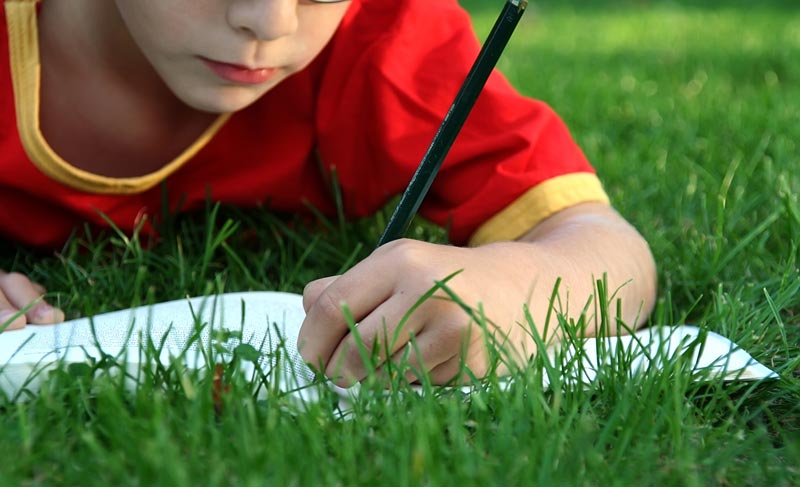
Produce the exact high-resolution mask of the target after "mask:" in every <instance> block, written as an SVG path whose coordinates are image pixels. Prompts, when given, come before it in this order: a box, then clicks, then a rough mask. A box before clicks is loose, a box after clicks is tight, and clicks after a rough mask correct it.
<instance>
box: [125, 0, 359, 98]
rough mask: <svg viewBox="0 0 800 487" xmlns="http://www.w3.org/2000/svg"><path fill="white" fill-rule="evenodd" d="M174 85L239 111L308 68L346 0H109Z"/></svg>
mask: <svg viewBox="0 0 800 487" xmlns="http://www.w3.org/2000/svg"><path fill="white" fill-rule="evenodd" d="M115 1H116V5H117V8H118V10H119V14H120V16H121V18H122V20H123V22H124V23H125V25H126V27H127V28H128V31H129V32H130V35H131V37H132V38H133V40H134V41H135V42H136V44H137V45H138V46H139V48H140V49H141V51H142V52H143V53H144V55H145V57H146V58H147V59H148V61H149V62H150V64H151V65H152V66H153V68H154V69H155V70H156V72H157V73H158V74H159V75H160V77H161V78H162V79H163V80H164V82H165V83H166V84H167V85H168V86H169V88H170V89H171V90H172V92H173V93H174V94H175V95H176V96H177V97H178V98H180V99H181V100H182V101H183V102H184V103H186V104H187V105H189V106H191V107H194V108H196V109H199V110H204V111H208V112H215V113H223V112H232V111H236V110H240V109H242V108H244V107H246V106H248V105H249V104H251V103H253V102H254V101H255V100H257V99H258V98H259V97H260V96H261V95H263V94H264V93H265V92H267V91H268V90H269V89H270V88H272V87H274V86H275V85H276V84H278V83H279V82H280V81H281V80H283V79H285V78H287V77H288V76H290V75H291V74H293V73H296V72H298V71H300V70H301V69H303V68H304V67H306V66H307V65H308V64H309V63H310V62H311V61H312V60H313V59H314V58H315V57H316V56H317V54H319V53H320V51H321V50H322V49H323V47H325V45H326V44H327V43H328V41H329V40H330V39H331V37H332V36H333V33H334V32H335V31H336V28H337V27H338V25H339V22H340V21H341V20H342V17H343V16H344V14H345V12H346V10H347V8H348V6H349V5H350V1H343V2H339V3H328V4H326V3H315V2H312V1H310V0H115Z"/></svg>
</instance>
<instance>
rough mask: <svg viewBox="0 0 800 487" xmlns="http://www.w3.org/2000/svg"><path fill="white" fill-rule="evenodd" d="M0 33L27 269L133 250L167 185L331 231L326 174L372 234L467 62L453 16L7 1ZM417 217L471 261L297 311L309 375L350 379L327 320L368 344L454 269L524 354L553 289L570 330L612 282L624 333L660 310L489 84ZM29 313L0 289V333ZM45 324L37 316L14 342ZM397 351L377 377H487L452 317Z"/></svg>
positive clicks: (473, 341) (436, 258)
mask: <svg viewBox="0 0 800 487" xmlns="http://www.w3.org/2000/svg"><path fill="white" fill-rule="evenodd" d="M0 25H2V26H3V27H2V33H0V113H2V114H3V118H2V120H0V234H2V235H3V236H4V238H8V239H13V240H15V241H18V242H22V243H24V244H27V245H32V246H40V247H44V246H56V245H59V244H61V243H62V242H63V241H64V240H65V239H66V238H67V237H68V235H69V233H70V231H71V230H72V229H73V228H74V227H75V226H76V225H80V224H82V222H87V221H88V222H90V223H92V224H95V225H98V226H103V225H104V221H103V219H102V218H101V217H100V214H101V213H103V214H105V215H107V216H108V217H110V218H111V219H112V220H113V221H114V222H115V223H116V224H117V225H118V226H119V227H120V228H123V229H125V230H128V231H130V230H131V229H132V228H134V227H135V226H136V225H137V224H139V223H140V222H141V221H142V218H143V217H144V216H145V215H152V214H155V215H157V214H159V212H160V209H159V207H160V204H161V198H162V196H161V193H162V191H161V188H162V185H166V186H167V189H168V195H169V198H170V205H173V206H175V205H177V202H178V201H179V200H181V199H184V200H185V203H184V205H183V206H182V208H183V209H187V210H191V209H194V208H198V207H201V206H202V205H203V204H204V203H205V201H206V197H207V194H208V193H207V190H208V188H210V192H211V197H212V198H213V199H214V200H216V201H221V202H224V203H227V204H236V205H241V206H251V207H253V206H258V205H261V204H268V205H269V207H270V208H273V209H276V210H281V211H303V209H304V208H305V207H306V205H307V204H308V203H310V204H312V205H314V206H315V207H317V208H320V209H322V210H323V211H331V210H332V202H331V198H330V196H329V194H328V192H327V191H326V188H327V187H328V185H327V183H326V178H328V177H329V175H330V171H331V170H332V169H333V168H335V169H336V171H337V175H338V177H339V179H340V185H341V188H342V191H343V197H344V204H345V209H346V211H347V213H348V215H349V216H351V217H360V216H364V215H368V214H370V213H372V212H374V211H376V210H377V209H378V208H380V207H381V206H382V205H383V204H385V202H386V201H387V200H388V199H389V198H391V197H392V196H395V195H397V194H398V193H400V192H401V191H402V190H403V189H404V187H405V185H406V184H407V183H408V181H409V179H410V176H411V174H412V173H413V171H414V169H415V168H416V165H417V163H418V162H419V160H420V158H421V156H422V154H423V153H424V151H425V149H426V148H427V145H428V143H429V142H430V140H431V138H432V136H433V134H434V133H435V131H436V129H437V127H438V125H439V123H440V122H441V119H442V117H443V116H444V114H445V112H446V110H447V107H448V106H449V104H450V102H451V101H452V99H453V97H454V95H455V93H456V91H457V90H458V87H459V86H460V84H461V82H462V81H463V79H464V76H465V74H466V72H467V71H468V69H469V67H470V65H471V63H472V62H473V60H474V59H475V57H476V55H477V50H478V43H477V41H476V40H475V36H474V34H473V33H472V30H471V27H470V23H469V17H468V15H467V14H466V13H465V12H464V11H463V10H461V9H460V8H459V7H458V5H457V3H456V0H439V1H436V2H431V1H430V0H397V1H391V2H389V1H385V0H349V1H348V0H345V1H324V2H323V1H322V0H317V1H312V0H116V1H100V0H71V1H69V2H57V1H45V2H42V3H41V4H39V3H37V2H36V1H34V0H4V2H3V8H2V10H0ZM6 29H7V30H6ZM422 214H423V215H425V216H426V217H428V218H430V219H432V220H433V221H435V222H438V223H440V224H445V223H448V224H449V225H450V228H451V240H452V241H453V243H454V244H457V245H463V244H469V246H467V247H459V246H444V245H433V244H428V243H423V242H416V241H410V240H400V241H396V242H393V243H390V244H388V245H385V246H383V247H382V248H380V249H378V250H376V251H375V252H373V254H372V255H370V256H369V257H368V258H367V259H365V260H364V261H362V262H360V263H359V264H357V265H356V266H355V267H354V268H353V269H351V270H350V271H348V272H346V273H345V274H344V275H342V276H332V277H326V278H323V279H320V280H317V281H314V282H311V283H310V284H308V286H307V287H306V289H305V291H304V294H303V298H304V306H305V308H306V311H307V318H306V320H305V322H304V324H303V328H302V331H301V335H300V340H299V343H298V346H299V348H300V351H301V354H302V356H303V357H304V358H305V359H306V360H308V361H310V362H313V363H315V364H322V365H323V366H325V367H326V372H327V373H328V374H329V375H330V376H331V377H332V378H334V379H335V381H336V382H337V383H339V384H348V383H351V382H352V381H353V380H359V379H362V378H363V377H364V376H365V371H364V368H363V366H362V364H361V358H360V355H359V353H358V350H357V349H356V347H354V346H353V344H354V340H353V337H352V336H351V335H350V334H349V333H348V328H347V325H346V321H345V318H344V316H343V314H342V311H341V304H342V303H347V305H348V306H349V308H350V310H351V312H352V313H353V316H354V318H355V319H356V320H357V321H358V323H359V332H360V334H361V336H362V338H363V339H364V341H365V343H367V344H368V345H369V344H372V343H373V340H374V339H376V338H380V337H383V336H384V333H387V334H388V336H392V334H393V333H394V330H395V328H396V327H397V322H398V320H399V319H400V317H402V316H403V314H404V313H405V312H406V311H407V310H408V309H409V308H410V307H411V305H412V304H413V303H414V302H415V301H417V299H418V298H419V297H420V296H421V295H422V294H423V293H424V292H425V291H427V290H428V289H430V288H431V286H432V285H433V283H434V280H438V279H442V278H444V277H445V276H448V275H450V274H452V273H453V272H455V271H458V270H463V272H461V273H460V274H458V275H457V276H456V277H455V278H453V279H452V280H451V281H449V285H450V286H451V288H452V289H453V290H454V291H455V292H456V293H457V294H458V295H459V296H460V297H461V298H462V299H463V300H464V301H465V302H466V303H468V304H470V305H473V306H478V304H479V303H481V304H482V306H483V309H484V310H485V314H486V315H487V317H489V318H490V319H491V321H492V323H493V324H494V325H495V326H496V327H497V329H496V330H495V332H496V333H497V334H498V336H503V337H506V338H507V339H508V342H507V345H510V346H511V347H513V348H515V349H516V350H518V351H521V352H522V353H523V355H525V354H530V353H531V352H533V351H534V349H535V345H534V343H533V341H532V340H531V338H530V337H529V336H528V333H527V332H526V330H525V328H524V327H523V326H521V325H520V323H525V320H524V319H523V304H525V303H527V304H528V305H529V306H530V310H531V313H532V316H533V318H534V321H535V323H536V324H537V325H538V326H543V324H544V321H545V319H544V317H545V314H546V312H547V307H548V299H549V296H550V294H551V292H552V290H553V286H554V284H555V282H556V280H557V279H558V278H562V285H561V288H560V289H561V298H562V303H563V304H564V309H566V310H568V311H569V312H570V313H571V314H572V315H573V316H574V315H576V314H577V313H579V311H580V309H581V308H582V307H583V305H584V304H585V303H586V301H587V299H589V297H590V296H591V295H592V291H593V279H594V278H599V277H600V276H602V275H603V274H604V273H606V274H607V275H608V281H609V285H610V287H611V288H612V289H617V288H620V291H619V293H618V294H617V296H618V297H619V298H620V299H621V300H622V304H623V308H622V316H619V318H620V319H622V320H624V321H625V322H626V323H627V324H629V325H631V326H635V325H637V324H639V323H641V322H642V321H643V320H644V319H645V318H646V316H647V315H648V314H649V312H650V309H651V307H652V305H653V300H654V294H655V267H654V264H653V260H652V257H651V255H650V251H649V249H648V246H647V244H646V242H645V241H644V240H643V239H642V238H641V236H640V235H639V234H638V233H637V232H636V230H634V229H633V228H632V227H631V226H630V225H629V224H628V223H627V222H626V221H625V220H624V219H622V218H621V217H620V216H619V215H618V214H617V213H616V212H615V211H614V210H613V209H612V208H611V207H610V206H609V205H608V202H607V198H606V196H605V194H604V193H603V190H602V188H601V186H600V184H599V182H598V180H597V178H596V176H595V175H594V172H593V170H592V168H591V167H590V165H589V164H588V162H587V161H586V160H585V158H584V156H583V155H582V153H581V151H580V150H579V149H578V148H577V147H576V145H575V143H574V142H573V141H572V139H571V138H570V136H569V134H568V132H567V129H566V128H565V127H564V125H563V123H562V122H561V121H560V120H559V119H558V117H557V116H556V115H555V114H554V113H553V112H552V111H550V110H549V108H547V107H546V106H545V105H544V104H542V103H540V102H536V101H533V100H529V99H525V98H522V97H520V96H519V95H518V94H517V93H516V92H515V91H514V90H513V89H512V88H511V87H510V86H509V85H508V84H507V82H506V81H505V80H504V79H503V78H502V77H501V76H500V75H499V74H497V73H495V74H493V75H492V77H491V79H490V81H489V82H488V84H487V86H486V88H485V90H484V92H483V93H482V94H481V97H480V99H479V101H478V103H477V105H476V106H475V108H474V110H473V112H472V114H471V116H470V119H469V120H468V121H467V124H466V125H465V127H464V129H463V131H462V134H461V136H460V138H459V140H458V141H457V142H456V144H455V146H454V147H453V149H452V151H451V154H450V156H449V157H448V159H447V161H446V162H445V164H444V166H443V168H442V171H441V173H440V176H439V177H438V178H437V180H436V182H435V184H434V185H433V188H432V191H431V194H430V195H429V196H428V198H427V200H426V202H425V205H424V206H423V209H422ZM149 230H150V228H149V227H148V226H146V225H145V231H149ZM43 292H44V289H42V288H41V286H38V285H37V284H35V283H32V282H31V281H30V280H29V279H28V278H27V277H26V276H24V275H21V274H17V273H14V274H7V273H3V274H2V275H0V321H6V320H7V318H8V317H9V316H10V315H11V314H13V313H14V312H15V311H16V310H18V309H21V307H24V306H25V305H26V304H28V303H30V302H32V301H34V300H35V299H37V298H38V297H39V296H41V294H42V293H43ZM61 319H63V314H62V312H61V311H60V310H57V309H55V308H53V307H51V306H50V305H48V304H46V303H40V304H38V305H36V306H34V307H33V308H32V309H31V310H30V311H29V312H28V313H26V314H25V316H23V317H20V318H19V319H17V320H15V321H14V322H13V323H11V326H10V327H9V328H10V329H13V328H19V327H22V326H24V325H25V324H26V323H28V324H47V323H53V322H57V321H59V320H61ZM590 332H591V330H590ZM411 336H414V337H415V340H416V343H417V346H416V347H409V350H406V348H407V347H408V343H409V340H410V337H411ZM399 337H400V338H399V340H398V341H397V342H396V343H395V344H394V346H393V348H392V349H391V350H386V351H382V352H381V357H382V358H383V359H384V360H398V359H399V357H401V356H402V354H403V353H408V354H409V355H408V359H409V361H410V362H411V363H412V364H414V365H418V366H421V367H422V368H424V369H425V370H427V371H429V372H430V376H431V378H432V380H433V381H435V382H440V383H441V382H446V381H448V380H449V379H451V378H452V377H454V375H455V374H457V372H458V371H459V366H460V360H461V358H462V357H463V358H464V359H465V360H466V364H467V365H468V366H469V367H470V368H471V369H472V371H473V372H474V373H476V374H478V375H480V374H483V373H484V372H485V371H486V368H487V357H486V353H485V349H484V341H483V338H482V336H481V332H480V330H479V329H478V328H477V327H475V325H474V323H470V321H469V319H468V317H467V316H466V314H465V313H464V311H463V310H461V309H460V308H459V307H458V306H457V305H456V304H453V303H452V302H449V301H447V300H437V299H434V300H428V301H427V302H426V303H425V304H423V305H422V306H421V307H420V308H419V309H417V310H416V311H415V312H414V314H413V315H412V317H411V319H410V320H409V321H408V322H407V323H406V325H405V327H404V329H403V330H401V332H400V333H399ZM467 338H468V340H466V339H467ZM378 341H380V340H378ZM417 350H418V351H419V353H420V354H421V356H417V354H416V351H417ZM463 354H465V355H463Z"/></svg>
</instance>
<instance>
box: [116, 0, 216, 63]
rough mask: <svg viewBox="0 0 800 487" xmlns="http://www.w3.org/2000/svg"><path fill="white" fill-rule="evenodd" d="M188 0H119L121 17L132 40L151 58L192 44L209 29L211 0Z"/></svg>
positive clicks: (118, 5) (118, 6)
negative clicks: (193, 2) (192, 2)
mask: <svg viewBox="0 0 800 487" xmlns="http://www.w3.org/2000/svg"><path fill="white" fill-rule="evenodd" d="M196 3H197V6H196V7H195V6H193V5H192V4H191V3H190V2H187V1H185V0H117V8H118V10H119V14H120V17H121V18H122V20H123V22H124V23H125V25H126V27H127V28H128V32H129V33H130V35H131V37H132V38H133V41H134V42H135V43H136V44H137V45H138V46H139V48H140V49H141V50H142V51H143V52H144V54H145V56H147V57H148V58H151V61H152V60H153V59H152V58H157V57H162V56H164V55H168V54H169V53H171V52H174V51H179V50H181V49H183V48H185V47H187V46H190V45H192V43H193V42H194V41H195V40H196V38H198V37H200V36H202V33H203V32H204V31H206V30H207V29H206V28H205V25H206V24H207V18H208V12H209V9H208V8H203V7H207V5H205V4H207V3H208V2H207V1H202V0H199V1H197V2H196Z"/></svg>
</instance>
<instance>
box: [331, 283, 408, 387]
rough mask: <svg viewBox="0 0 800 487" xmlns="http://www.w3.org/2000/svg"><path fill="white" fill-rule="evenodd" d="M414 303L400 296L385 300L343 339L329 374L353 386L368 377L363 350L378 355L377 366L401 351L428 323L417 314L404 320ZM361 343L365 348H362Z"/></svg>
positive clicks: (334, 353) (368, 354) (333, 358)
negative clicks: (353, 331) (354, 330)
mask: <svg viewBox="0 0 800 487" xmlns="http://www.w3.org/2000/svg"><path fill="white" fill-rule="evenodd" d="M413 305H414V301H413V300H410V299H403V298H397V297H393V298H392V299H389V300H387V301H385V302H383V303H381V305H380V306H378V307H377V308H376V309H375V310H374V311H373V312H372V313H370V314H369V315H367V316H366V317H364V318H363V319H361V320H360V321H359V323H358V328H357V329H356V332H355V333H349V334H347V335H346V336H345V337H344V338H343V339H342V340H341V341H340V342H339V344H338V346H337V347H336V349H335V350H334V352H333V354H332V355H331V358H330V360H329V361H328V364H327V368H326V370H325V374H326V375H327V376H328V377H330V378H332V379H333V380H334V382H337V381H339V382H341V383H342V384H345V383H346V384H348V385H352V383H353V382H355V381H358V380H361V379H363V378H364V377H366V376H367V364H366V363H365V361H364V357H363V356H362V353H363V352H366V355H367V357H368V358H370V359H372V358H373V357H375V365H379V364H381V363H383V362H384V361H386V359H387V358H389V357H391V356H393V355H394V354H395V353H397V352H398V351H399V350H401V349H402V348H403V347H404V346H405V345H406V343H408V341H409V340H410V338H411V336H412V334H413V335H418V334H419V333H420V332H421V330H422V327H423V325H424V321H423V320H422V319H420V318H421V317H420V316H418V315H416V314H412V315H411V316H410V317H409V319H408V320H407V321H405V322H402V320H403V317H404V315H405V314H406V313H407V312H408V310H409V309H410V308H411V307H412V306H413ZM359 342H360V345H361V347H363V350H359ZM339 382H337V384H338V383H339ZM340 385H341V384H340Z"/></svg>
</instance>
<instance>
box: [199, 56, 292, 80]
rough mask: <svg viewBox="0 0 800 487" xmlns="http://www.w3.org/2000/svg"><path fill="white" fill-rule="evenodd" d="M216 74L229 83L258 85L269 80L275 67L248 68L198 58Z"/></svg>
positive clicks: (273, 73)
mask: <svg viewBox="0 0 800 487" xmlns="http://www.w3.org/2000/svg"><path fill="white" fill-rule="evenodd" d="M200 59H201V60H202V61H203V63H204V64H205V65H206V66H208V68H209V69H210V70H211V71H212V72H213V73H214V74H216V75H217V76H219V77H220V78H222V79H224V80H225V81H229V82H231V83H237V84H243V85H259V84H262V83H266V82H267V81H269V80H270V79H271V78H272V77H273V76H274V75H275V74H276V73H277V72H278V69H277V68H255V69H252V68H248V67H247V66H241V65H238V64H229V63H223V62H219V61H214V60H212V59H207V58H203V57H201V58H200Z"/></svg>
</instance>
